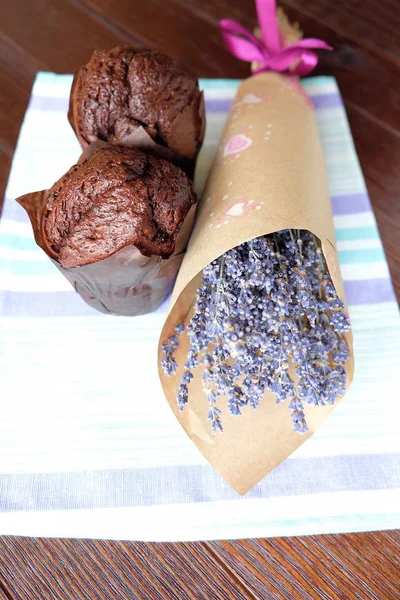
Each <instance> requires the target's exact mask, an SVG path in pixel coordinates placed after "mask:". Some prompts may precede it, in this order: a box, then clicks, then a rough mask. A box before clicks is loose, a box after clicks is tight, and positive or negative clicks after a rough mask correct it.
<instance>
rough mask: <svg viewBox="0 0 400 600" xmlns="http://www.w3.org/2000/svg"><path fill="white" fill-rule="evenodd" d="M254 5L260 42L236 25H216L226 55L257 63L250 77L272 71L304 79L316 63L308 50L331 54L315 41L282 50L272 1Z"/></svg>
mask: <svg viewBox="0 0 400 600" xmlns="http://www.w3.org/2000/svg"><path fill="white" fill-rule="evenodd" d="M255 1H256V9H257V15H258V23H259V26H260V30H261V39H258V38H257V37H256V36H255V35H253V34H252V33H251V32H250V31H248V30H247V29H246V28H245V27H243V26H242V25H240V23H238V22H237V21H232V20H231V19H223V20H222V21H220V22H219V25H220V29H221V34H222V38H223V40H224V42H225V45H226V47H227V48H228V50H229V52H231V54H233V55H234V56H236V57H237V58H240V59H241V60H244V61H246V62H257V63H260V65H261V66H260V67H259V68H258V69H256V70H255V71H254V73H260V72H262V71H276V72H278V73H287V74H288V75H297V76H301V75H307V74H308V73H310V71H312V70H313V69H314V68H315V66H316V65H317V62H318V57H317V55H316V54H315V53H314V52H311V49H317V48H318V49H321V50H333V48H332V47H331V46H328V44H326V43H325V42H323V41H322V40H317V39H316V38H305V39H303V40H300V41H299V42H295V43H294V44H290V45H289V46H286V47H284V46H283V43H282V39H281V36H280V33H279V26H278V21H277V18H276V2H275V0H255ZM294 64H295V66H294V67H293V65H294ZM291 67H293V68H291Z"/></svg>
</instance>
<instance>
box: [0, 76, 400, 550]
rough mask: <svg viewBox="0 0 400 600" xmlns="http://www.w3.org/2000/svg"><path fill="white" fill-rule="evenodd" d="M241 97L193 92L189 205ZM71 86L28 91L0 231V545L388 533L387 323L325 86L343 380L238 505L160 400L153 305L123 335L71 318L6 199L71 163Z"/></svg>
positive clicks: (393, 453) (358, 189)
mask: <svg viewBox="0 0 400 600" xmlns="http://www.w3.org/2000/svg"><path fill="white" fill-rule="evenodd" d="M238 83H239V82H238V81H232V80H203V81H201V85H202V87H203V88H204V90H205V98H206V106H207V119H208V127H207V137H206V142H205V146H204V149H203V151H202V154H201V157H200V162H199V173H198V178H197V179H198V181H197V186H198V189H201V188H202V186H203V184H204V180H205V177H206V175H207V172H208V169H209V166H210V164H211V161H212V157H213V155H214V153H215V150H216V147H217V143H218V138H219V135H220V132H221V129H222V126H223V124H224V121H225V117H226V114H227V111H228V109H229V106H230V103H231V101H232V99H233V97H234V95H235V90H236V87H237V85H238ZM70 85H71V76H69V75H53V74H50V73H39V75H38V76H37V79H36V81H35V84H34V88H33V92H32V97H31V101H30V104H29V107H28V110H27V113H26V116H25V120H24V124H23V126H22V129H21V134H20V138H19V142H18V147H17V151H16V154H15V158H14V162H13V167H12V172H11V177H10V181H9V184H8V188H7V194H6V200H5V206H4V211H3V215H2V219H1V224H0V324H1V365H0V370H1V410H0V473H1V475H0V534H3V535H4V534H16V535H35V536H69V537H92V538H114V539H136V540H154V541H156V540H159V541H173V540H195V539H218V538H240V537H259V536H260V537H266V536H277V535H300V534H315V533H328V532H330V533H333V532H346V531H363V530H374V529H389V528H396V527H400V515H399V506H400V489H399V488H400V485H399V479H400V466H399V465H400V463H399V460H398V457H399V455H398V452H399V449H400V436H399V432H398V423H399V419H398V414H396V408H397V406H398V404H399V402H398V398H399V383H400V381H399V373H400V368H399V367H400V353H399V349H400V347H399V340H400V319H399V314H398V308H397V304H396V301H395V296H394V294H393V289H392V285H391V281H390V277H389V272H388V267H387V264H386V260H385V255H384V252H383V250H382V244H381V240H380V238H379V233H378V230H377V227H376V223H375V219H374V215H373V212H372V210H371V205H370V202H369V199H368V195H367V192H366V188H365V184H364V180H363V177H362V174H361V171H360V167H359V164H358V161H357V157H356V154H355V151H354V146H353V142H352V138H351V134H350V131H349V126H348V123H347V120H346V115H345V111H344V109H343V105H342V101H341V98H340V95H339V92H338V89H337V86H336V83H335V80H334V79H332V78H326V77H316V78H312V79H308V80H306V81H304V82H303V85H304V87H305V89H306V90H307V92H308V93H309V95H310V97H311V99H312V102H313V104H314V106H315V109H316V115H317V121H318V128H319V131H320V134H321V137H322V142H323V147H324V152H325V157H326V165H327V169H328V174H329V181H330V188H331V194H332V204H333V210H334V214H335V227H336V235H337V240H338V248H339V255H340V262H341V266H342V273H343V277H344V280H345V286H346V292H347V298H348V301H349V304H350V313H351V318H352V322H353V327H354V342H355V356H356V374H355V379H354V383H353V385H352V388H351V389H350V391H349V393H348V394H347V396H346V398H345V399H344V400H343V401H342V402H341V403H340V404H339V406H338V408H337V409H336V410H335V411H334V413H333V415H332V416H331V417H330V418H329V419H328V420H327V421H326V423H325V424H324V425H323V427H322V428H321V429H320V430H319V431H318V432H317V434H316V435H314V437H312V438H311V439H310V440H309V441H307V442H306V443H305V444H304V445H303V446H302V447H301V448H299V449H298V450H297V451H296V452H295V453H294V454H293V455H292V456H290V458H288V459H287V460H286V461H285V462H284V463H282V464H281V465H280V466H279V467H278V468H277V469H275V470H274V471H273V472H272V473H271V474H270V475H268V476H267V477H266V478H265V479H264V480H263V481H262V482H261V483H260V484H258V485H257V486H256V487H255V488H254V489H253V490H251V491H250V492H249V493H248V494H247V495H246V496H245V497H240V496H238V495H237V494H236V493H235V492H234V491H233V490H232V489H231V488H230V487H229V486H228V485H227V484H226V483H225V482H224V481H223V480H222V479H221V478H220V477H219V476H218V475H217V474H216V473H215V472H214V470H213V469H212V468H211V467H210V466H209V465H208V464H207V463H206V461H205V460H204V458H203V457H202V456H201V455H200V453H199V452H198V450H197V449H196V447H195V446H194V445H193V444H192V443H191V442H190V441H189V439H188V438H187V437H186V435H185V434H184V432H183V430H181V428H180V426H179V425H178V423H177V422H176V420H175V418H174V417H173V415H172V413H171V411H170V409H169V407H168V405H167V402H166V400H165V399H164V397H163V393H162V390H161V387H160V384H159V382H158V377H157V368H156V346H157V338H158V335H159V332H160V329H161V325H162V323H163V320H164V315H165V310H166V306H163V307H162V308H161V309H159V310H158V311H157V312H156V313H153V314H151V315H147V316H144V317H136V318H125V317H112V316H106V315H103V314H100V313H97V312H95V311H94V310H93V309H91V308H89V307H88V306H86V305H85V304H84V303H83V301H82V300H81V299H80V297H79V296H78V295H77V294H75V292H74V291H73V290H72V289H71V288H70V286H69V284H68V282H67V280H66V279H64V278H63V276H62V275H60V273H59V272H58V271H57V269H56V268H55V267H54V266H53V265H52V263H51V262H50V260H48V258H47V257H46V256H45V255H44V253H43V252H42V250H40V249H39V248H38V247H37V246H36V245H35V243H34V240H33V236H32V230H31V226H30V224H29V222H28V219H27V217H26V214H25V212H24V211H23V210H22V209H21V208H20V207H19V205H17V204H16V203H15V202H14V200H13V199H14V198H15V197H16V196H18V195H20V194H23V193H26V192H28V191H33V190H39V189H43V188H47V187H49V186H50V185H51V184H52V183H53V182H54V181H55V180H56V179H57V178H58V177H59V176H60V175H61V174H62V173H63V172H65V171H66V170H67V168H69V167H70V166H71V165H72V164H73V163H74V162H75V161H76V159H77V157H78V156H79V153H80V152H79V148H78V145H77V142H76V140H75V138H74V135H73V133H72V130H71V128H70V127H69V125H68V123H67V118H66V110H67V104H68V96H69V89H70ZM371 143H373V140H371Z"/></svg>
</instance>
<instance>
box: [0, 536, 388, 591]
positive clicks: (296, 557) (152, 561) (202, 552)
mask: <svg viewBox="0 0 400 600" xmlns="http://www.w3.org/2000/svg"><path fill="white" fill-rule="evenodd" d="M0 556H1V558H0V580H1V581H5V582H6V584H7V587H6V588H4V589H5V590H6V591H7V594H8V595H6V597H7V598H13V600H26V599H27V598H29V600H39V599H40V600H47V599H50V598H57V599H58V600H64V599H65V600H67V599H68V600H74V599H76V600H78V599H79V600H82V599H88V600H89V599H90V600H110V599H114V598H115V599H117V598H129V599H131V598H132V599H135V600H136V599H137V600H149V599H153V598H155V599H160V600H161V599H165V600H166V599H168V600H214V599H215V600H224V599H229V600H232V599H235V600H271V599H276V598H282V599H285V600H286V599H287V600H297V599H299V600H303V599H304V600H305V599H307V600H309V599H313V598H315V599H326V600H331V599H332V598H343V599H345V600H359V599H362V600H368V599H371V600H372V599H373V600H395V599H397V598H398V589H399V583H400V560H399V556H400V533H399V532H395V531H388V532H377V533H363V534H347V535H340V536H333V535H327V536H309V537H303V538H276V539H271V540H242V541H237V542H232V541H231V542H229V541H226V542H207V543H203V544H199V543H179V544H145V543H141V542H136V543H131V542H111V541H109V542H105V541H101V540H99V541H93V540H43V539H31V538H17V537H5V538H1V539H0ZM377 565H379V569H378V568H377ZM0 598H1V595H0Z"/></svg>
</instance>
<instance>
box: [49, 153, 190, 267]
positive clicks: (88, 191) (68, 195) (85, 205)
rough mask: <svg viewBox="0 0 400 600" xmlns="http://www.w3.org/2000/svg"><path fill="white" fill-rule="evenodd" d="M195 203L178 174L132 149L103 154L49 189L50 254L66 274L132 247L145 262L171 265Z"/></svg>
mask: <svg viewBox="0 0 400 600" xmlns="http://www.w3.org/2000/svg"><path fill="white" fill-rule="evenodd" d="M195 202H196V199H195V194H194V191H193V186H192V183H191V181H190V180H189V179H188V178H187V177H186V175H185V174H184V173H183V171H181V169H179V168H178V167H176V166H174V165H172V164H170V163H169V162H166V161H164V160H160V159H156V158H154V157H152V156H149V155H147V154H144V153H143V152H141V151H139V150H135V149H133V148H121V147H112V146H110V147H107V148H103V149H100V150H98V151H97V152H95V153H94V154H93V155H92V156H91V158H89V159H88V160H85V161H83V162H82V163H80V164H77V165H75V166H73V167H72V168H71V169H70V170H69V171H68V172H67V173H66V174H65V175H64V176H63V177H62V178H61V179H60V180H59V181H57V182H56V183H55V184H54V185H53V187H52V188H51V189H50V190H49V192H48V195H47V197H46V201H45V205H44V210H43V213H42V219H41V227H42V236H43V239H44V243H45V245H46V248H45V249H46V251H47V253H48V254H49V255H50V256H52V257H53V258H55V259H56V260H57V261H58V263H59V264H60V265H61V266H62V267H80V266H83V265H89V264H92V263H94V262H97V261H101V260H103V259H105V258H107V257H109V256H111V255H112V254H114V253H115V252H117V251H118V250H121V249H122V248H124V247H125V246H128V245H131V244H132V245H134V246H136V248H138V250H139V251H140V252H141V254H142V255H144V256H160V257H162V258H168V257H169V256H171V255H172V254H173V253H174V250H175V243H176V238H177V235H178V233H179V231H180V229H181V226H182V224H183V221H184V219H185V217H186V215H187V213H188V212H189V210H190V208H191V206H192V205H193V204H194V203H195Z"/></svg>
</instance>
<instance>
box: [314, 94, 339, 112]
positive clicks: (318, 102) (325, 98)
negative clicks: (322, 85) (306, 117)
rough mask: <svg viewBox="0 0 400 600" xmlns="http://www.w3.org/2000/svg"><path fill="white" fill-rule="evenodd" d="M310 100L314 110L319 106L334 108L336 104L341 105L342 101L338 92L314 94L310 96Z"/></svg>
mask: <svg viewBox="0 0 400 600" xmlns="http://www.w3.org/2000/svg"><path fill="white" fill-rule="evenodd" d="M310 99H311V102H312V103H313V106H314V108H315V110H319V109H320V108H334V107H336V106H343V102H342V99H341V97H340V96H339V94H316V95H315V96H310Z"/></svg>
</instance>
